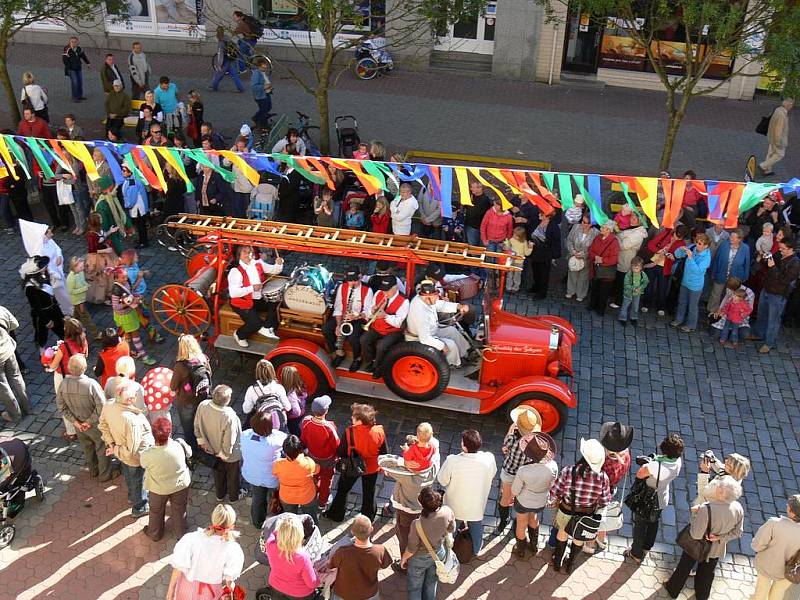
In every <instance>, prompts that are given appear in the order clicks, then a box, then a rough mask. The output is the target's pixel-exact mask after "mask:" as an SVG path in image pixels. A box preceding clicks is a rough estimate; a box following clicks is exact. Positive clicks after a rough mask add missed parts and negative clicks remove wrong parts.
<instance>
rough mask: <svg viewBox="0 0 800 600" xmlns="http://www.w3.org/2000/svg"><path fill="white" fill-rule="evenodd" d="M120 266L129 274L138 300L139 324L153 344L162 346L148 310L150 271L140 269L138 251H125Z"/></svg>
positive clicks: (129, 280) (160, 336) (162, 339)
mask: <svg viewBox="0 0 800 600" xmlns="http://www.w3.org/2000/svg"><path fill="white" fill-rule="evenodd" d="M120 265H121V266H122V267H123V268H124V269H125V271H126V272H127V273H128V285H129V286H130V289H131V290H132V291H133V294H134V295H135V296H136V297H137V298H138V300H139V302H138V303H137V305H136V313H137V314H138V315H139V323H140V324H141V325H142V326H143V327H144V328H145V329H146V330H147V335H148V337H149V338H150V341H151V342H156V343H157V344H160V343H161V342H163V341H164V338H163V336H162V335H161V334H160V333H158V330H156V328H155V327H154V326H153V324H152V323H150V314H149V312H148V310H147V306H146V302H145V295H146V294H147V282H146V281H145V280H144V278H145V277H149V276H150V271H148V270H146V269H142V268H141V267H139V254H138V253H137V252H136V250H130V249H128V250H125V251H124V252H123V253H122V256H121V257H120Z"/></svg>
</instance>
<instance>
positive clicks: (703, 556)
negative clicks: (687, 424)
mask: <svg viewBox="0 0 800 600" xmlns="http://www.w3.org/2000/svg"><path fill="white" fill-rule="evenodd" d="M706 510H708V525H706V533H705V535H703V537H702V539H699V540H698V539H695V538H693V537H692V531H691V527H692V524H691V523H688V524H687V525H686V527H684V528H683V529H681V530H680V532H679V533H678V537H677V538H676V539H675V543H676V544H678V546H680V547H681V548H683V551H684V552H685V553H686V554H688V555H689V556H691V557H692V558H693V559H695V560H696V561H697V562H705V561H706V560H707V559H708V555H709V553H710V552H711V546H712V545H713V542H710V541H709V540H708V536H709V534H710V533H711V505H710V504H706Z"/></svg>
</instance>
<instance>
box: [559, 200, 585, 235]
mask: <svg viewBox="0 0 800 600" xmlns="http://www.w3.org/2000/svg"><path fill="white" fill-rule="evenodd" d="M572 202H573V203H574V204H573V205H572V206H571V207H570V208H568V209H567V210H565V211H564V218H565V219H566V220H567V223H569V226H570V227H572V225H575V224H576V223H580V222H581V217H582V216H583V211H584V210H586V201H585V200H584V199H583V196H581V195H580V194H575V198H574V199H573V200H572Z"/></svg>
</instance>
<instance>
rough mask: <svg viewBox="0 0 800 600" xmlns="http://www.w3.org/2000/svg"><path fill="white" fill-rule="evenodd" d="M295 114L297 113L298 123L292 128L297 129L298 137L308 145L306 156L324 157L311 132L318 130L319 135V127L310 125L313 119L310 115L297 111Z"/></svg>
mask: <svg viewBox="0 0 800 600" xmlns="http://www.w3.org/2000/svg"><path fill="white" fill-rule="evenodd" d="M295 113H297V123H295V124H293V125H292V127H294V128H295V129H297V133H298V136H299V137H300V139H301V140H303V143H304V144H305V145H306V155H308V156H322V152H320V149H319V145H317V142H315V141H314V139H313V138H312V137H311V131H312V130H314V129H316V134H315V135H319V127H318V126H317V125H311V124H310V123H311V117H309V116H308V115H306V114H304V113H301V112H300V111H299V110H296V111H295Z"/></svg>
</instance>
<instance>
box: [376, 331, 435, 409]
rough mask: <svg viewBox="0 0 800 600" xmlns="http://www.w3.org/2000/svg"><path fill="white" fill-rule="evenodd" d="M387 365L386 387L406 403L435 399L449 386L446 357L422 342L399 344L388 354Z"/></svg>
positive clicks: (384, 377)
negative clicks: (408, 401)
mask: <svg viewBox="0 0 800 600" xmlns="http://www.w3.org/2000/svg"><path fill="white" fill-rule="evenodd" d="M384 365H385V368H384V372H383V379H384V381H385V382H386V386H387V387H388V388H389V389H390V390H392V391H393V392H394V393H395V394H397V395H398V396H400V397H401V398H405V399H406V400H413V401H416V402H425V401H427V400H433V399H434V398H436V397H438V396H439V395H440V394H441V393H442V392H443V391H444V390H445V388H446V387H447V384H448V383H450V367H449V366H448V365H447V359H446V358H445V356H444V354H442V353H441V352H439V351H438V350H436V349H435V348H432V347H431V346H426V345H425V344H420V343H419V342H401V343H399V344H397V345H396V346H394V347H393V348H392V349H391V350H389V352H388V353H387V355H386V358H385V359H384Z"/></svg>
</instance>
